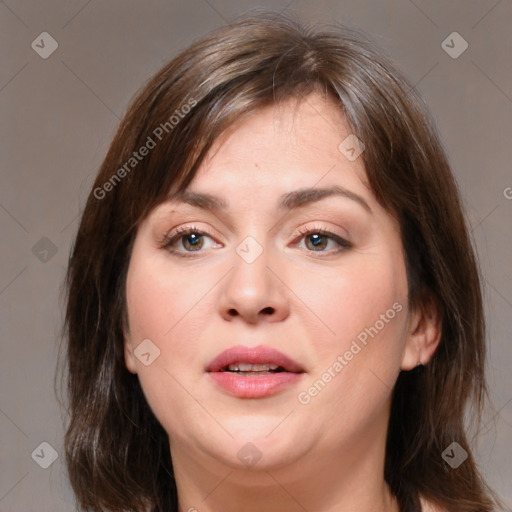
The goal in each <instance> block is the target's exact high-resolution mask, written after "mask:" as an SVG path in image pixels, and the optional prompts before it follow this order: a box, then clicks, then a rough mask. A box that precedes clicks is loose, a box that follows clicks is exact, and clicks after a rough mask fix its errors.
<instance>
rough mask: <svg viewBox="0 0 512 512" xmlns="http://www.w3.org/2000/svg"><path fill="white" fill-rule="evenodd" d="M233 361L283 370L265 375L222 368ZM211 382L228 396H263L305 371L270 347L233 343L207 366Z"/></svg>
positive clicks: (233, 362)
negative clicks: (246, 374)
mask: <svg viewBox="0 0 512 512" xmlns="http://www.w3.org/2000/svg"><path fill="white" fill-rule="evenodd" d="M236 363H251V364H265V363H267V364H273V365H276V366H280V367H282V368H283V369H284V371H281V372H278V373H272V374H266V375H254V376H244V375H236V374H235V373H231V372H226V371H221V370H222V369H223V368H225V367H226V366H229V365H230V364H236ZM206 372H208V374H209V375H210V376H211V378H212V379H213V380H214V382H215V383H216V384H217V385H218V386H219V387H220V388H221V389H222V390H224V391H226V392H227V393H229V394H230V395H233V396H236V397H238V398H263V397H266V396H270V395H274V394H276V393H277V392H279V391H280V390H282V389H283V388H285V387H287V386H290V385H292V384H294V383H295V382H297V381H298V380H300V378H301V375H302V373H304V370H303V369H302V368H301V366H300V365H299V364H298V363H296V362H295V361H294V360H293V359H291V358H289V357H288V356H286V355H285V354H283V353H282V352H279V351H278V350H275V349H273V348H270V347H265V346H261V345H259V346H257V347H244V346H241V345H239V346H236V347H232V348H229V349H227V350H225V351H224V352H221V353H220V354H219V355H218V356H217V357H216V358H215V359H214V360H213V361H212V362H211V363H210V364H209V365H208V366H207V367H206Z"/></svg>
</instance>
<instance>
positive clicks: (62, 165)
mask: <svg viewBox="0 0 512 512" xmlns="http://www.w3.org/2000/svg"><path fill="white" fill-rule="evenodd" d="M254 7H266V8H270V9H274V10H285V9H286V10H288V11H289V12H291V13H296V14H299V15H300V16H301V17H303V18H304V19H306V20H310V19H311V20H319V21H336V22H340V23H346V24H348V25H350V26H353V27H359V28H361V29H362V30H363V31H364V32H365V33H367V34H368V35H371V36H372V37H373V38H374V39H375V40H376V41H377V42H378V43H379V44H380V45H381V46H382V47H384V48H385V50H386V51H387V53H388V54H389V55H390V56H391V57H392V59H393V60H394V61H395V62H396V63H397V64H398V65H399V66H400V67H401V68H402V70H403V71H404V72H405V73H406V74H407V75H408V76H409V77H410V79H411V80H412V82H413V83H414V84H416V85H417V87H418V88H419V89H420V91H421V92H422V93H423V94H424V96H425V97H426V100H427V102H428V104H429V105H430V108H431V110H432V112H433V114H434V116H435V118H436V119H437V122H438V125H439V129H440V132H441V135H442V137H443V139H444V141H445V144H446V147H447V148H448V151H449V155H450V158H451V161H452V163H453V167H454V171H455V173H456V176H457V179H458V182H459V184H460V188H461V193H462V196H463V198H464V201H465V204H466V207H467V211H468V219H469V222H470V225H471V229H472V233H473V236H474V238H475V242H476V245H477V248H478V253H479V258H480V261H481V265H482V269H483V275H484V278H485V280H484V284H485V292H486V308H487V317H488V322H489V342H490V354H489V355H490V357H489V382H490V388H491V395H492V399H493V405H492V406H489V407H488V408H487V410H486V413H485V419H484V422H483V425H482V427H481V429H480V435H479V442H478V445H477V446H476V447H475V448H476V456H477V458H478V461H479V462H480V464H481V466H482V470H483V472H484V474H485V475H486V476H487V477H488V479H489V482H490V483H491V485H493V486H494V487H495V489H496V490H497V491H498V493H500V494H501V496H502V497H503V499H504V501H505V503H506V505H507V509H512V485H511V481H512V456H511V448H510V447H511V446H512V386H511V382H512V379H511V376H510V373H511V365H512V353H511V348H510V347H511V344H510V332H511V327H512V325H511V320H510V319H511V317H512V275H511V265H510V261H511V256H512V251H511V237H510V225H511V222H510V220H511V217H512V189H510V188H508V187H512V173H511V171H510V169H511V167H510V166H511V161H512V144H511V137H510V136H511V133H512V130H511V128H512V69H511V67H512V66H511V62H512V61H511V58H510V56H511V53H512V35H511V34H512V31H511V30H510V25H511V21H512V4H511V2H510V0H509V1H507V0H501V1H496V0H479V1H477V0H459V1H451V2H445V1H441V0H436V1H420V0H416V1H415V2H414V3H413V2H411V1H407V0H394V1H387V2H382V1H378V0H374V1H363V2H361V1H357V0H351V1H344V2H341V1H319V2H301V1H300V0H296V1H292V2H289V0H286V1H267V2H258V3H250V2H248V1H237V2H235V1H224V0H209V1H206V0H191V1H189V2H185V1H176V2H175V1H172V2H170V1H167V2H163V1H153V0H151V1H146V2H141V1H133V0H131V1H127V0H124V1H120V0H110V1H108V2H106V1H103V2H101V1H100V0H89V1H83V0H82V1H56V0H52V1H44V2H38V1H35V0H31V1H29V0H27V1H16V0H7V1H5V2H1V3H0V24H1V28H0V34H1V42H2V44H1V47H0V52H1V54H2V61H1V62H2V66H1V67H0V109H1V115H2V118H1V119H2V123H1V128H0V129H1V137H0V140H1V150H0V151H1V153H0V154H1V175H2V182H1V183H2V185H1V189H0V229H1V233H2V265H1V270H0V310H1V358H0V365H1V370H0V384H1V385H0V433H1V436H0V471H1V478H0V511H2V512H6V511H9V512H10V511H13V512H17V511H22V512H29V511H36V510H37V511H42V510H43V511H50V510H51V511H55V512H59V511H71V510H73V509H74V506H73V497H72V494H71V492H70V488H69V485H68V484H67V481H66V477H65V470H64V465H63V453H62V439H63V426H62V422H63V417H62V413H61V411H60V408H59V404H58V402H57V400H56V398H55V396H54V392H53V376H54V372H55V364H56V359H57V349H58V343H59V339H58V334H59V329H60V325H61V317H62V299H61V298H60V297H59V293H60V287H61V283H62V278H63V275H64V270H65V267H66V263H67V258H68V253H69V249H70V246H71V241H72V238H73V235H74V232H75V230H76V228H77V225H78V216H79V213H80V211H81V208H82V207H83V205H84V203H85V199H86V197H87V193H88V191H89V189H90V187H91V185H92V180H93V177H94V174H95V172H96V170H97V169H98V167H99V165H100V163H101V161H102V159H103V157H104V155H105V153H106V150H107V147H108V144H109V142H110V140H111V138H112V136H113V135H114V130H115V128H116V126H117V124H118V122H119V119H120V118H121V116H122V115H123V113H124V111H125V108H126V106H127V103H128V101H129V100H130V98H131V97H132V95H133V94H134V93H135V91H136V90H137V89H138V88H139V87H140V86H141V85H142V83H143V82H144V81H145V80H146V79H147V78H148V77H149V76H150V75H151V74H153V73H154V72H156V71H157V70H158V69H159V68H160V67H161V66H162V64H163V63H164V62H165V61H167V60H169V59H170V58H171V57H172V56H174V55H175V54H176V53H177V52H178V51H179V50H181V49H183V48H185V47H186V46H187V45H188V44H189V43H191V42H192V41H193V40H194V39H196V38H198V37H200V36H202V35H203V34H204V33H205V32H207V31H209V30H211V29H213V28H215V27H218V26H220V25H223V24H225V23H228V22H229V20H231V19H232V18H233V17H234V16H236V15H239V14H242V13H243V12H246V11H247V10H249V9H252V8H254ZM44 31H46V32H49V33H50V34H51V36H52V37H53V38H55V40H56V41H57V42H58V44H59V46H58V49H57V50H56V51H55V52H54V53H53V54H52V55H51V56H50V57H48V58H47V59H43V58H41V57H40V56H39V55H38V53H36V52H35V51H34V50H33V49H32V48H31V43H32V41H34V40H36V42H38V41H40V38H38V36H39V34H41V33H42V32H44ZM454 31H456V32H458V33H459V34H460V35H461V36H462V37H463V38H464V39H465V40H466V41H467V43H468V44H469V47H468V49H467V50H466V51H465V52H464V53H463V54H462V55H460V56H459V57H458V58H456V59H454V58H452V57H450V56H449V55H448V54H447V53H446V52H445V51H444V50H443V48H442V47H441V43H442V41H443V40H445V38H446V37H447V36H448V35H449V34H451V33H452V32H454ZM39 44H41V43H40V42H39ZM449 44H451V43H449ZM454 44H455V43H454ZM458 44H459V43H457V45H458ZM46 48H48V46H46ZM458 48H460V46H456V47H455V49H458ZM507 195H508V199H507V197H506V196H507ZM507 226H508V228H507ZM44 237H46V238H44ZM41 239H43V240H42V241H41ZM47 239H48V240H47ZM55 250H56V251H57V252H56V253H55V254H53V252H54V251H55ZM43 441H46V442H48V443H50V445H51V446H52V447H53V448H54V449H55V450H56V451H57V453H58V454H59V458H58V459H57V460H56V461H55V462H54V463H53V464H52V465H51V466H50V467H49V468H48V469H42V468H41V467H40V466H39V465H38V464H36V462H35V460H33V458H32V457H31V453H32V452H33V451H34V450H35V449H36V448H37V447H38V446H39V445H40V443H41V442H43ZM40 450H41V449H40V448H39V449H38V450H36V453H39V454H41V451H40ZM43 450H44V448H43ZM43 453H44V457H43V456H41V457H40V458H39V459H38V460H40V461H42V460H43V459H45V460H48V457H49V452H48V449H46V452H44V451H43ZM34 458H36V457H34Z"/></svg>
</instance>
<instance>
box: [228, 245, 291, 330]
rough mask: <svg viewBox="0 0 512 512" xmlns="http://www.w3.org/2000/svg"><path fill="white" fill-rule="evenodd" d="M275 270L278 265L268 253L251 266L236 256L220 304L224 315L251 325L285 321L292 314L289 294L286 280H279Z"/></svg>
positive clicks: (264, 252)
mask: <svg viewBox="0 0 512 512" xmlns="http://www.w3.org/2000/svg"><path fill="white" fill-rule="evenodd" d="M269 263H270V264H271V265H270V266H271V267H272V269H271V268H269ZM274 267H276V268H277V264H276V262H271V261H270V254H269V251H267V250H264V251H263V253H262V254H261V255H260V256H259V257H258V258H257V259H256V260H255V261H253V262H251V263H248V262H247V261H245V260H244V259H243V258H241V257H240V256H239V255H238V254H237V253H235V254H234V255H233V268H232V270H231V272H229V273H228V275H227V276H226V279H225V280H223V288H222V290H221V294H220V300H219V302H218V305H219V306H218V307H219V312H220V314H221V316H222V317H223V318H224V319H225V320H227V321H234V320H236V319H237V318H238V319H240V320H243V321H245V322H247V323H251V324H256V323H258V322H280V321H282V320H284V319H285V318H286V317H287V316H288V315H289V314H290V305H289V301H288V294H287V293H286V292H287V289H286V285H285V284H284V283H283V281H284V280H283V277H282V276H280V278H279V277H278V276H279V274H280V273H279V272H276V269H275V268H274Z"/></svg>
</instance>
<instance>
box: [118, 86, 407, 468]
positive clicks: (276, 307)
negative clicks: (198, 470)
mask: <svg viewBox="0 0 512 512" xmlns="http://www.w3.org/2000/svg"><path fill="white" fill-rule="evenodd" d="M348 136H350V130H349V129H348V128H347V125H346V123H345V122H344V119H343V116H342V114H341V113H340V111H339V110H338V109H337V108H336V107H335V106H334V104H333V103H331V101H330V100H328V99H325V98H323V97H321V96H319V95H317V94H313V95H310V96H309V97H308V98H307V99H306V100H305V101H302V102H301V103H300V104H299V106H298V108H297V109H295V108H294V104H293V103H292V102H289V103H284V104H282V105H281V106H280V107H277V106H272V107H268V108H264V109H261V110H258V111H257V112H255V113H253V114H252V115H251V116H250V117H249V118H245V119H244V120H242V121H241V122H239V123H238V125H237V126H236V127H235V128H234V129H232V130H230V131H229V133H227V134H226V135H225V136H223V137H222V138H221V139H219V140H218V141H217V144H216V145H215V147H214V148H212V151H211V152H210V155H209V157H208V158H207V159H206V160H205V161H204V162H203V164H202V165H201V168H200V170H199V172H198V174H197V175H196V177H195V178H194V180H193V181H192V183H191V185H190V186H189V188H188V190H187V193H188V195H187V196H184V197H181V198H175V199H174V200H172V201H169V202H166V203H163V204H161V205H159V206H158V207H157V208H155V209H154V210H153V211H152V212H151V214H150V215H149V216H148V217H147V218H146V219H145V221H144V222H143V223H142V224H141V225H140V228H139V230H138V232H137V236H136V240H135V243H134V247H133V252H132V255H131V261H130V266H129V270H128V275H127V306H128V318H129V332H127V335H126V344H125V355H126V364H127V367H128V369H129V370H130V371H131V372H134V373H137V374H138V377H139V379H140V383H141V385H142V388H143V391H144V394H145V396H146V398H147V401H148V403H149V405H150V407H151V409H152V410H153V412H154V413H155V415H156V417H157V418H158V420H159V421H160V423H161V424H162V426H163V427H164V428H165V430H166V431H167V432H168V434H169V438H170V443H171V453H172V456H173V460H175V461H176V460H179V459H180V458H182V459H183V460H184V459H185V458H189V459H193V460H195V461H198V462H201V463H202V464H206V463H208V462H210V463H212V464H213V463H214V461H216V462H215V463H216V464H227V465H229V466H231V467H238V468H240V467H244V466H245V467H249V466H251V465H253V464H257V467H258V468H271V467H274V468H276V467H279V466H285V465H290V464H292V465H293V463H295V462H299V461H301V462H304V461H308V460H309V461H319V460H323V461H324V462H325V461H328V460H329V458H332V457H343V460H345V461H350V460H355V458H356V457H358V456H360V454H361V453H362V452H361V450H365V449H371V448H372V447H377V446H382V443H383V440H384V439H385V431H386V427H387V419H388V413H389V403H390V395H391V391H392V388H393V385H394V383H395V381H396V378H397V376H398V373H399V372H400V369H401V368H406V369H408V368H409V367H410V366H411V364H409V363H406V361H408V359H407V358H408V357H409V359H411V357H412V356H410V355H409V356H407V354H408V353H409V351H410V350H412V349H411V348H410V347H409V345H410V333H409V331H410V323H411V322H410V320H411V317H410V312H409V310H408V307H407V281H406V271H405V264H404V255H403V251H402V244H401V238H400V233H399V227H398V225H397V222H396V221H395V220H394V219H393V218H392V217H391V216H390V215H389V214H388V213H387V212H386V211H385V210H384V209H383V208H382V207H381V206H380V205H379V204H378V203H377V201H376V199H375V197H374V195H373V193H372V192H371V191H370V190H369V188H368V187H367V186H366V185H365V170H364V167H363V164H362V160H361V158H355V157H356V156H357V151H358V149H361V148H358V147H357V145H354V142H353V140H352V139H351V138H349V139H348V140H346V141H345V139H346V138H347V137H348ZM344 141H345V142H344ZM340 144H341V146H340ZM352 149H353V151H352ZM167 235H169V236H167ZM166 236H167V240H168V243H167V244H166V243H164V240H165V239H166ZM226 351H227V352H226ZM249 443H251V444H249ZM312 463H313V464H314V462H312Z"/></svg>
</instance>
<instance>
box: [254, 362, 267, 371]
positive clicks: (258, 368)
mask: <svg viewBox="0 0 512 512" xmlns="http://www.w3.org/2000/svg"><path fill="white" fill-rule="evenodd" d="M268 370H269V365H268V364H253V365H252V371H253V372H268Z"/></svg>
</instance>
